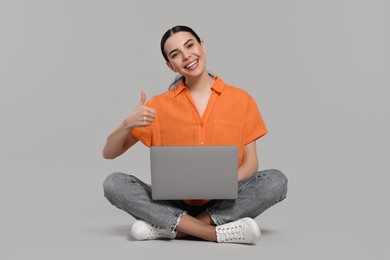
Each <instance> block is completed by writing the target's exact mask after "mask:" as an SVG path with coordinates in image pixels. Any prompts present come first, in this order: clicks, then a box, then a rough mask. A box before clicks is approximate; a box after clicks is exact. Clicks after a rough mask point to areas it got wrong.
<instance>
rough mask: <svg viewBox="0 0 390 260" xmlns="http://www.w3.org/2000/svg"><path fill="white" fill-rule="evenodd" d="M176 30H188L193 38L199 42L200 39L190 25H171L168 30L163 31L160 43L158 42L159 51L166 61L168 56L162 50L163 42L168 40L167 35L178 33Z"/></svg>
mask: <svg viewBox="0 0 390 260" xmlns="http://www.w3.org/2000/svg"><path fill="white" fill-rule="evenodd" d="M178 32H189V33H191V34H192V35H193V36H194V37H195V39H196V40H197V41H198V42H199V43H201V40H200V38H199V36H198V35H197V34H196V32H194V30H192V29H191V28H190V27H188V26H185V25H177V26H175V27H172V28H171V29H169V30H168V31H166V32H165V33H164V35H163V37H162V38H161V43H160V47H161V53H162V55H163V56H164V59H165V60H166V61H168V56H167V54H166V53H165V50H164V46H165V42H166V41H167V40H168V38H169V37H171V35H173V34H175V33H178Z"/></svg>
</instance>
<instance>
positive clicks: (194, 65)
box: [185, 60, 198, 70]
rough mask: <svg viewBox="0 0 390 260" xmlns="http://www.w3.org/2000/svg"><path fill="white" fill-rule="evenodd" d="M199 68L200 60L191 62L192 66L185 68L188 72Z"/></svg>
mask: <svg viewBox="0 0 390 260" xmlns="http://www.w3.org/2000/svg"><path fill="white" fill-rule="evenodd" d="M197 67H198V60H194V61H193V62H191V63H190V64H188V65H187V66H185V68H186V69H188V70H194V69H196V68H197Z"/></svg>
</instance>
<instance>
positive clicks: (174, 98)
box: [131, 77, 267, 205]
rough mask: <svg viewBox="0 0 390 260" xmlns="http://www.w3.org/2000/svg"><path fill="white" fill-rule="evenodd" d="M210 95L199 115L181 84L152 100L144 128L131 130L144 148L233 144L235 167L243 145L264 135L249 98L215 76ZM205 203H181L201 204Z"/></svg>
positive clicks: (253, 104) (257, 111)
mask: <svg viewBox="0 0 390 260" xmlns="http://www.w3.org/2000/svg"><path fill="white" fill-rule="evenodd" d="M214 80H215V82H214V84H213V85H212V87H211V89H212V94H211V96H210V99H209V101H208V104H207V106H206V109H205V111H204V113H203V115H202V116H200V114H199V112H198V110H197V108H196V106H195V104H194V101H193V99H192V97H191V94H190V92H189V90H188V88H187V87H186V86H185V85H184V83H183V81H181V82H179V84H178V85H177V86H176V87H175V88H174V89H172V90H169V91H167V92H165V93H162V94H160V95H157V96H154V97H152V98H151V99H150V100H149V101H148V102H146V104H145V106H148V107H152V108H154V109H155V110H156V118H155V120H154V122H153V123H152V124H151V125H150V126H148V127H139V128H134V129H133V130H132V131H131V135H133V136H134V137H135V138H136V139H138V140H140V141H141V142H142V143H144V144H145V145H146V146H148V147H150V146H183V145H237V146H238V165H239V166H240V165H241V164H242V161H243V155H244V145H246V144H248V143H250V142H252V141H254V140H256V139H258V138H259V137H261V136H263V135H265V134H266V133H267V128H266V127H265V124H264V122H263V119H262V117H261V115H260V112H259V109H258V108H257V105H256V103H255V101H254V100H253V98H252V97H251V96H250V95H249V94H248V93H246V92H245V91H244V90H242V89H239V88H236V87H233V86H229V85H227V84H225V83H224V82H223V81H222V80H221V79H220V78H218V77H215V78H214ZM208 201H209V200H185V202H186V203H187V204H190V205H204V204H206V203H207V202H208Z"/></svg>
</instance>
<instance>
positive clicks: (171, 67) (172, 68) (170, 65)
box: [166, 61, 177, 73]
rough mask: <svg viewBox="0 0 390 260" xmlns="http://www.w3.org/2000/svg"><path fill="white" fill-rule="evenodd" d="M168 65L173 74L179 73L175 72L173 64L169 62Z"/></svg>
mask: <svg viewBox="0 0 390 260" xmlns="http://www.w3.org/2000/svg"><path fill="white" fill-rule="evenodd" d="M166 64H167V66H168V68H170V69H171V70H172V71H173V72H175V73H177V71H176V70H175V68H174V67H173V66H172V64H171V63H170V62H169V61H167V62H166Z"/></svg>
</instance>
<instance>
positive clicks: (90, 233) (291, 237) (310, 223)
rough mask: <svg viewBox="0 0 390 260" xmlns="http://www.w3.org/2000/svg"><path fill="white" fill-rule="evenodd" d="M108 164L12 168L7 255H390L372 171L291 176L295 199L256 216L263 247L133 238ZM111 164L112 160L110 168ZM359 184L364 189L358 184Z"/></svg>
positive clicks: (6, 188)
mask: <svg viewBox="0 0 390 260" xmlns="http://www.w3.org/2000/svg"><path fill="white" fill-rule="evenodd" d="M104 165H105V164H104V163H103V164H102V170H100V171H96V172H93V171H92V170H88V169H78V168H61V169H54V168H53V169H47V168H46V169H45V168H43V169H42V170H41V172H31V174H27V172H29V168H30V169H31V168H33V167H34V166H33V165H30V167H29V165H19V166H17V167H12V168H11V167H9V168H8V171H7V173H6V174H2V181H1V190H0V194H1V205H2V210H1V212H2V214H1V223H0V230H1V236H0V245H1V250H0V256H1V258H2V259H75V258H77V259H107V258H109V259H129V257H133V256H145V258H144V259H155V257H156V256H157V255H158V256H162V259H169V258H170V256H172V255H174V254H176V255H188V256H189V257H190V259H192V258H191V257H194V258H198V257H207V256H208V255H210V254H212V255H221V256H224V257H226V259H236V258H238V257H243V256H248V257H249V259H251V258H254V257H256V258H261V259H388V258H389V256H390V251H389V248H388V245H387V244H388V234H389V224H388V219H389V212H388V208H385V207H384V206H385V204H384V202H385V200H383V198H385V196H386V192H385V190H384V188H385V186H387V183H386V184H383V185H382V184H380V183H378V182H377V181H375V180H372V179H371V180H370V178H368V176H369V175H372V176H374V175H375V173H374V170H373V169H372V168H371V167H368V168H366V169H361V170H360V171H353V170H352V171H350V175H351V176H350V177H351V178H352V179H351V180H350V181H348V180H347V179H348V178H347V179H344V180H343V179H342V178H337V174H339V172H336V171H327V170H326V167H324V170H323V171H321V170H317V171H316V176H317V177H318V176H319V175H318V174H319V172H321V174H323V176H324V177H323V178H318V179H317V177H314V176H310V175H311V174H310V172H306V173H305V172H304V171H301V172H299V171H296V172H290V173H288V174H287V175H288V176H289V180H290V181H289V195H288V198H287V199H286V200H285V201H283V202H281V203H280V204H278V205H276V206H274V207H273V208H270V209H269V210H268V211H266V212H265V213H263V214H262V215H261V216H259V217H258V218H256V221H257V223H258V224H259V225H260V227H261V231H262V237H261V239H260V241H259V242H258V243H257V244H256V245H251V246H248V245H237V244H217V243H212V242H204V241H200V240H174V241H142V242H140V241H134V240H132V239H131V237H130V236H129V230H130V226H131V224H132V223H133V221H134V219H133V218H132V217H130V216H128V215H127V214H126V213H124V212H122V211H120V210H118V209H116V208H114V207H113V206H111V205H110V204H109V203H108V202H107V201H106V200H105V199H104V197H103V195H102V187H101V186H102V185H101V183H102V181H103V179H104V178H105V175H106V173H107V172H106V171H105V170H103V168H104ZM111 165H112V163H111V162H109V163H107V164H106V167H108V168H110V167H111ZM4 166H5V165H2V167H4ZM352 168H353V167H352ZM10 169H13V170H10ZM377 170H378V169H377ZM2 172H4V171H3V169H2ZM70 176H72V177H71V178H70ZM325 176H326V177H325ZM302 179H306V180H305V181H302ZM308 179H311V180H308ZM315 179H317V180H315ZM359 179H360V180H359ZM337 180H338V181H339V183H337V184H336V183H335V182H337ZM364 180H365V181H366V182H364ZM357 181H363V182H357ZM309 183H312V184H316V185H318V186H317V187H314V186H310V185H308V184H309ZM354 183H360V184H358V187H353V186H354ZM363 183H364V184H363ZM374 183H377V184H378V185H377V189H376V188H375V187H373V186H372V185H375V184H374ZM387 205H388V204H387ZM195 256H196V257H195Z"/></svg>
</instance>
